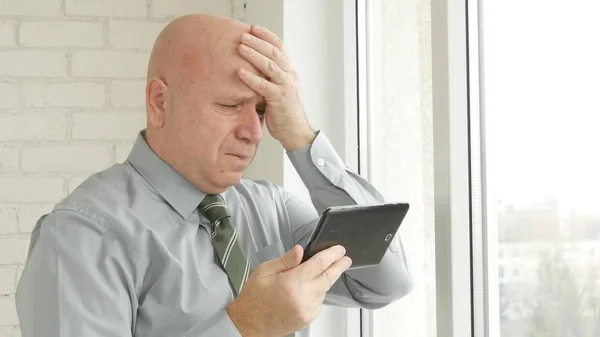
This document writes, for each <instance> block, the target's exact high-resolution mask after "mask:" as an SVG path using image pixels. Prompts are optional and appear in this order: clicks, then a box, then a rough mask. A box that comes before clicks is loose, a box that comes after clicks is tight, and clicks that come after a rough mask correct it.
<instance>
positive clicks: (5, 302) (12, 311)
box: [0, 248, 19, 326]
mask: <svg viewBox="0 0 600 337" xmlns="http://www.w3.org/2000/svg"><path fill="white" fill-rule="evenodd" d="M0 249H1V248H0ZM18 324H19V320H18V317H17V309H16V307H15V300H14V299H12V298H11V297H4V296H0V326H1V325H18Z"/></svg>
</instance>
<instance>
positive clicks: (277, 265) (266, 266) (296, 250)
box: [261, 245, 304, 276]
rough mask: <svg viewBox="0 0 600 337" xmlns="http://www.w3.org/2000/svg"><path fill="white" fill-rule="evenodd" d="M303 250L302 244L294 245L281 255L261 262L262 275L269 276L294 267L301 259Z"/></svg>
mask: <svg viewBox="0 0 600 337" xmlns="http://www.w3.org/2000/svg"><path fill="white" fill-rule="evenodd" d="M303 251H304V250H303V249H302V246H299V245H295V246H294V247H292V249H290V250H289V251H288V252H287V253H285V254H283V255H282V256H280V257H278V258H275V259H272V260H269V261H266V262H264V263H262V265H261V269H262V270H263V272H264V275H265V276H271V275H275V274H278V273H283V272H285V271H288V270H290V269H292V268H295V267H296V266H298V265H299V264H300V262H301V261H302V253H303Z"/></svg>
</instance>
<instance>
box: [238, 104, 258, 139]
mask: <svg viewBox="0 0 600 337" xmlns="http://www.w3.org/2000/svg"><path fill="white" fill-rule="evenodd" d="M240 118H241V121H240V124H239V125H238V127H237V130H236V136H237V137H238V138H239V139H243V140H245V141H246V142H249V143H251V144H258V143H259V142H260V141H261V140H262V120H261V119H260V116H259V115H258V113H257V112H256V108H255V107H254V106H253V105H248V106H246V107H244V110H243V111H242V113H241V114H240Z"/></svg>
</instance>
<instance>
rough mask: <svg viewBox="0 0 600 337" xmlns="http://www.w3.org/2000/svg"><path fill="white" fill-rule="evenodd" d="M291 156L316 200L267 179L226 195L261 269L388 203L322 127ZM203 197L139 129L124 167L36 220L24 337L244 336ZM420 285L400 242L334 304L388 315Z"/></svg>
mask: <svg viewBox="0 0 600 337" xmlns="http://www.w3.org/2000/svg"><path fill="white" fill-rule="evenodd" d="M288 156H289V158H290V160H291V162H292V163H293V165H294V167H295V169H296V170H297V172H298V174H299V175H300V177H301V178H302V181H303V182H304V184H305V186H306V187H307V188H308V190H309V192H310V196H311V200H312V202H311V200H303V199H302V198H300V197H298V196H296V195H294V194H292V193H289V192H288V191H286V190H284V189H283V188H281V187H279V186H276V185H274V184H271V183H269V182H266V181H251V180H242V181H241V182H240V183H238V184H237V185H235V186H232V187H231V188H229V189H228V190H227V191H226V192H224V193H223V194H222V195H223V197H224V199H225V201H226V203H227V205H228V208H229V211H230V213H231V216H232V220H233V222H234V225H235V226H236V227H237V229H238V231H239V233H240V236H241V238H242V239H243V244H244V247H245V251H246V252H247V254H248V255H249V256H250V257H251V260H252V263H253V268H255V267H256V266H257V265H258V264H260V263H262V262H264V261H267V260H270V259H273V258H276V257H279V256H281V255H283V254H284V253H285V252H286V251H287V250H289V249H291V248H292V246H293V245H294V244H301V245H303V246H305V245H306V243H307V241H308V238H309V236H310V233H311V232H312V230H313V228H314V226H315V225H316V223H317V221H318V218H319V214H320V213H321V212H322V211H323V210H324V209H325V208H326V207H328V206H333V205H348V204H373V203H381V202H383V198H382V196H381V194H380V193H379V192H378V191H377V190H376V189H375V188H374V187H373V186H371V185H370V184H369V183H368V182H367V181H366V180H364V179H363V178H361V177H360V176H358V175H357V174H355V173H353V172H351V171H350V170H348V169H347V168H346V166H345V165H344V163H343V162H342V160H341V159H340V157H339V156H338V154H337V153H336V152H335V150H334V149H333V147H332V146H331V144H330V143H329V141H328V139H327V138H326V136H325V134H324V133H323V132H322V131H321V132H319V133H318V134H317V138H316V139H315V141H314V143H313V144H311V145H307V146H305V147H304V148H301V149H298V150H296V151H293V152H290V153H288ZM204 196H205V194H204V193H203V192H202V191H200V190H199V189H198V188H196V187H195V186H194V185H192V184H191V183H190V182H189V181H187V180H186V179H185V178H184V177H183V176H181V175H180V174H179V173H177V172H176V171H175V170H174V169H173V168H172V167H171V166H169V165H168V164H167V163H165V162H164V161H162V160H161V159H160V158H159V157H158V156H157V155H156V154H155V153H154V152H153V151H152V149H151V148H150V147H149V146H148V145H147V143H146V141H145V132H144V131H142V132H140V134H139V135H138V138H137V140H136V142H135V144H134V147H133V149H132V150H131V153H130V155H129V158H128V159H127V160H126V161H125V162H124V163H122V164H115V165H114V166H112V167H111V168H108V169H107V170H104V171H102V172H99V173H96V174H94V175H92V176H91V177H89V178H88V179H87V180H86V181H84V182H83V183H82V184H81V185H80V186H79V187H78V188H77V189H76V190H75V191H73V193H71V194H70V195H69V196H67V197H66V198H65V199H64V200H62V201H61V202H60V203H58V204H57V205H56V206H55V208H54V209H53V211H52V212H50V214H47V215H44V216H43V217H41V218H40V219H39V221H38V222H37V223H36V225H35V228H34V230H33V232H32V236H31V244H30V247H29V255H28V259H27V262H26V266H25V269H24V272H23V274H22V276H21V280H20V282H19V285H18V289H17V294H16V306H17V313H18V318H19V321H20V324H21V332H22V336H23V337H42V336H44V337H45V336H60V337H117V336H119V337H124V336H139V337H167V336H173V337H182V336H186V337H209V336H211V337H213V336H214V337H234V336H235V337H239V336H240V334H239V332H238V331H237V329H236V327H235V325H234V324H233V323H232V321H231V320H230V318H229V316H228V315H227V312H226V311H225V308H226V306H227V305H228V304H229V303H230V302H231V301H233V299H234V298H233V295H232V291H231V288H230V286H229V283H228V280H227V275H226V274H225V273H224V271H223V270H222V269H221V268H220V267H219V265H218V263H216V262H215V256H214V253H213V247H212V244H211V241H210V235H209V234H208V233H209V231H208V226H209V223H208V220H207V219H206V218H204V217H202V216H201V215H200V214H199V212H198V210H197V206H198V205H199V204H200V202H201V201H202V199H203V198H204ZM412 282H413V281H412V279H411V275H410V273H409V268H408V265H407V261H406V258H405V254H404V249H403V246H402V243H401V240H400V238H399V237H397V238H395V240H394V241H393V242H392V244H391V246H390V248H389V250H388V252H387V253H386V255H385V257H384V258H383V261H382V262H381V264H379V265H377V266H374V267H369V268H364V269H356V270H350V271H347V272H346V273H345V274H343V275H342V277H340V279H339V280H338V281H337V283H336V284H335V285H334V286H333V287H332V288H331V290H330V291H329V293H328V295H327V297H326V302H325V303H327V304H333V305H340V306H347V307H357V306H360V307H363V308H380V307H382V306H385V305H387V304H389V303H391V302H392V301H395V300H397V299H399V298H401V297H402V296H404V295H406V294H407V293H408V292H409V291H410V289H411V288H412ZM309 335H310V327H308V328H307V329H305V330H304V331H302V332H299V333H297V336H309Z"/></svg>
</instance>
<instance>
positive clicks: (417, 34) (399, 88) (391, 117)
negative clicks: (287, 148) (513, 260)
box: [357, 0, 436, 337]
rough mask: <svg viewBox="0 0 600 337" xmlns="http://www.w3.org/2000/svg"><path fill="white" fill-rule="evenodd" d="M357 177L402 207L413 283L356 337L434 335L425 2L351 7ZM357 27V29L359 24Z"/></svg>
mask: <svg viewBox="0 0 600 337" xmlns="http://www.w3.org/2000/svg"><path fill="white" fill-rule="evenodd" d="M357 6H358V7H357V13H358V14H359V16H358V18H359V25H358V26H359V28H360V27H362V29H363V30H362V31H359V67H360V68H361V71H360V72H359V82H360V84H359V88H360V93H361V94H362V96H361V100H360V101H361V106H360V107H359V111H360V117H361V118H360V125H359V127H360V134H361V137H360V138H361V144H360V145H361V158H360V159H361V167H360V168H361V174H363V175H365V176H367V177H368V179H369V180H370V181H371V182H372V183H373V184H374V185H375V186H376V187H377V188H378V189H379V190H380V191H381V192H382V193H383V195H384V196H385V198H386V200H387V201H390V202H392V201H399V202H408V203H410V205H411V209H410V211H409V214H408V215H407V217H406V219H405V221H404V222H403V224H402V227H401V229H400V232H399V233H400V235H401V237H402V240H403V244H404V246H405V248H406V253H407V256H408V257H409V263H410V267H411V270H412V272H413V274H414V275H415V278H416V282H415V288H414V289H413V291H412V292H411V293H410V294H409V295H408V296H407V297H405V298H404V299H402V300H400V301H398V302H396V303H394V304H392V305H390V306H388V307H386V308H383V309H380V310H375V311H372V312H367V313H366V314H367V315H368V316H369V317H368V318H367V319H366V320H365V321H367V322H369V326H370V331H368V332H364V333H363V337H367V336H368V337H396V336H397V337H400V336H403V337H406V336H428V335H429V336H432V335H435V333H436V309H435V308H436V303H435V301H436V296H435V291H436V290H435V260H434V254H435V250H434V244H435V235H434V234H435V231H434V218H433V165H432V156H433V152H432V134H433V130H432V125H431V93H430V91H431V62H430V61H429V59H430V57H431V56H430V55H431V50H430V48H429V45H430V43H431V42H430V41H431V37H430V33H429V31H428V27H429V20H430V15H429V12H428V6H429V1H381V0H369V1H357ZM361 23H362V24H361Z"/></svg>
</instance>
